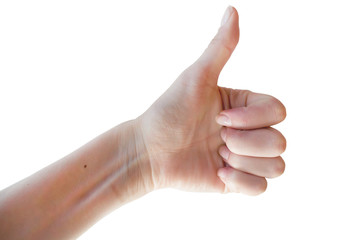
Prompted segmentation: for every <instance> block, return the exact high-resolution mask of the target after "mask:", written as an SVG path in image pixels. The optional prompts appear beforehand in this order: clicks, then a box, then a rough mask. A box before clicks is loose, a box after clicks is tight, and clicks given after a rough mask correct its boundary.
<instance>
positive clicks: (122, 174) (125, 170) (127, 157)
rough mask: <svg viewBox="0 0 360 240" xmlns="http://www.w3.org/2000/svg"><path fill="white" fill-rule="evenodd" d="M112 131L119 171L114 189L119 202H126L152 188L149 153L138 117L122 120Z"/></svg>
mask: <svg viewBox="0 0 360 240" xmlns="http://www.w3.org/2000/svg"><path fill="white" fill-rule="evenodd" d="M114 131H115V136H116V141H117V146H118V149H117V154H116V155H117V161H118V169H117V171H118V173H119V174H118V181H117V184H116V186H115V187H114V191H115V193H116V194H117V197H118V199H119V200H120V201H121V202H128V201H131V200H133V199H136V198H138V197H141V196H142V195H145V194H147V193H149V192H151V191H153V190H154V182H153V179H152V171H151V165H150V161H149V154H148V151H147V149H146V146H145V144H144V140H143V137H142V132H141V128H140V126H139V120H138V119H134V120H130V121H127V122H124V123H122V124H120V125H118V126H116V127H115V128H114Z"/></svg>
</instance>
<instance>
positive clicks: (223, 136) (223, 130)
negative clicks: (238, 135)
mask: <svg viewBox="0 0 360 240" xmlns="http://www.w3.org/2000/svg"><path fill="white" fill-rule="evenodd" d="M220 136H221V138H222V140H223V141H224V142H226V128H222V129H221V130H220Z"/></svg>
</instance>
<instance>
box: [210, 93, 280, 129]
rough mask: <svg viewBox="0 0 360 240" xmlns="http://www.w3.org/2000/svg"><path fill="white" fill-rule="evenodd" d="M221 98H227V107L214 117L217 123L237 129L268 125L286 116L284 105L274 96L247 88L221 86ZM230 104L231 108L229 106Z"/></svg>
mask: <svg viewBox="0 0 360 240" xmlns="http://www.w3.org/2000/svg"><path fill="white" fill-rule="evenodd" d="M220 92H222V95H224V94H225V95H227V96H226V97H223V99H228V100H227V101H228V102H227V104H226V105H228V107H229V108H228V109H225V110H224V111H222V112H220V114H219V115H218V116H217V117H216V121H217V123H219V124H220V125H223V126H228V127H233V128H237V129H256V128H263V127H269V126H271V125H274V124H277V123H279V122H281V121H283V120H284V119H285V117H286V109H285V107H284V105H283V104H282V103H281V102H280V101H279V100H278V99H276V98H274V97H272V96H269V95H265V94H259V93H253V92H250V91H247V90H233V89H225V90H224V88H222V90H220ZM230 106H231V108H230Z"/></svg>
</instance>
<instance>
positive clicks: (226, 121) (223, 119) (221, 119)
mask: <svg viewBox="0 0 360 240" xmlns="http://www.w3.org/2000/svg"><path fill="white" fill-rule="evenodd" d="M216 122H217V123H218V124H220V125H224V126H231V120H230V118H229V117H228V116H226V115H224V114H220V115H218V116H217V117H216Z"/></svg>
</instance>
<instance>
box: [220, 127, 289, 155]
mask: <svg viewBox="0 0 360 240" xmlns="http://www.w3.org/2000/svg"><path fill="white" fill-rule="evenodd" d="M221 138H222V139H223V141H224V142H225V143H226V146H227V147H228V148H229V150H230V151H231V152H233V153H235V154H237V155H243V156H252V157H277V156H279V155H280V154H281V153H283V152H284V151H285V148H286V139H285V138H284V136H283V135H282V134H281V133H280V132H279V131H277V130H275V129H274V128H260V129H255V130H236V129H233V128H228V127H224V128H222V129H221Z"/></svg>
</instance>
